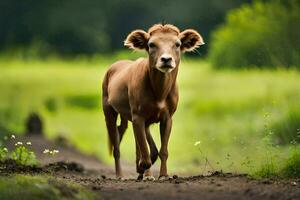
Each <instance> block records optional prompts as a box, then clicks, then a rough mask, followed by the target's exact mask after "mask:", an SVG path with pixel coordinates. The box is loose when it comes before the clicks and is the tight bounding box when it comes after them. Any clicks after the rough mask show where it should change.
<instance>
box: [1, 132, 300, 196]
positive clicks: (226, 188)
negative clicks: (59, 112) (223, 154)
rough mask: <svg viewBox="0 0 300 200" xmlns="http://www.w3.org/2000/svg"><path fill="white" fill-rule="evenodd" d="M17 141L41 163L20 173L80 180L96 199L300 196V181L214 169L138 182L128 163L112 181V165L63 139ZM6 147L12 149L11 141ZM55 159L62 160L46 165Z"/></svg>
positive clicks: (35, 138)
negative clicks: (55, 153)
mask: <svg viewBox="0 0 300 200" xmlns="http://www.w3.org/2000/svg"><path fill="white" fill-rule="evenodd" d="M18 141H24V142H26V141H31V142H32V144H33V145H32V149H33V150H34V151H35V152H37V157H38V159H39V160H40V161H41V163H42V164H43V165H44V167H42V168H39V169H19V172H24V171H27V173H28V172H29V173H33V174H35V173H47V174H50V175H52V176H55V177H58V178H62V179H65V180H68V181H72V182H76V183H79V184H81V185H84V186H86V187H88V188H90V189H92V190H93V191H94V192H95V193H96V196H97V197H99V199H128V200H129V199H130V200H132V199H145V200H147V199H170V198H172V199H222V200H224V199H225V200H226V199H230V200H232V199H237V200H242V199H265V200H268V199H270V200H271V199H286V200H292V199H295V200H299V199H300V180H269V179H266V180H255V179H252V178H250V177H247V176H246V175H235V174H230V173H227V174H224V173H219V172H216V173H214V174H212V175H210V176H188V177H181V176H180V177H178V176H176V175H175V176H173V177H172V178H170V179H169V180H165V181H154V182H144V181H140V182H138V181H136V179H135V178H134V177H135V176H136V174H135V169H134V167H131V166H126V167H125V174H126V175H128V176H127V177H131V178H130V179H127V180H124V181H121V180H115V179H113V177H114V171H113V168H112V167H110V166H106V165H104V164H103V163H101V162H100V161H99V160H97V159H96V158H95V157H93V156H86V155H83V154H81V153H80V152H78V151H77V150H75V149H74V148H73V147H72V146H70V145H67V144H63V145H62V143H64V142H60V143H54V142H50V141H48V140H45V139H43V138H41V137H37V136H34V137H30V138H28V137H26V138H18ZM7 146H8V147H9V148H13V143H11V144H7ZM45 147H46V148H56V149H59V151H60V153H59V154H58V156H56V157H55V158H49V156H47V155H44V154H43V153H42V151H43V150H44V149H45ZM57 161H61V162H59V163H55V164H50V165H49V163H53V162H57ZM11 170H15V168H14V167H11ZM17 171H18V170H17ZM4 172H5V171H4ZM7 172H9V168H7V171H6V173H7ZM156 173H157V172H156Z"/></svg>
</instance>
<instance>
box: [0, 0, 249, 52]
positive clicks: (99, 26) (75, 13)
mask: <svg viewBox="0 0 300 200" xmlns="http://www.w3.org/2000/svg"><path fill="white" fill-rule="evenodd" d="M247 2H251V0H224V1H219V0H210V1H206V0H186V1H181V0H173V1H172V0H166V1H161V0H152V1H138V0H89V1H84V0H73V1H67V0H58V1H53V0H26V1H18V0H2V1H1V2H0V27H1V29H0V44H1V46H0V50H2V51H3V50H6V49H13V48H19V47H25V48H27V47H29V46H31V45H33V44H34V43H38V44H39V46H38V48H39V50H40V51H43V52H45V53H49V52H51V51H52V52H57V53H58V54H62V55H77V54H93V53H97V52H110V51H112V50H116V49H120V48H123V40H124V38H125V37H126V35H127V34H128V33H129V32H130V31H131V30H133V29H136V28H143V29H148V28H149V27H150V26H151V25H152V24H154V23H159V22H162V21H164V22H167V23H173V24H175V25H177V26H178V27H179V28H181V29H184V28H195V29H197V30H198V31H199V32H200V33H201V34H202V35H203V37H204V38H205V40H206V43H208V41H207V40H208V38H209V34H210V32H211V31H212V30H213V29H214V28H215V27H216V26H217V25H219V24H220V23H222V22H223V18H224V16H225V14H226V12H228V10H230V9H232V8H236V7H238V6H239V5H241V4H242V3H247ZM204 48H206V47H204Z"/></svg>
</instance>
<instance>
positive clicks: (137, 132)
mask: <svg viewBox="0 0 300 200" xmlns="http://www.w3.org/2000/svg"><path fill="white" fill-rule="evenodd" d="M132 125H133V132H134V137H135V141H136V148H138V149H136V150H137V151H138V150H139V153H140V161H139V163H138V165H137V172H138V173H139V174H144V172H145V170H147V169H149V168H150V167H151V159H150V155H149V150H148V146H147V141H146V132H145V120H144V119H143V118H142V117H140V116H138V115H134V116H133V117H132Z"/></svg>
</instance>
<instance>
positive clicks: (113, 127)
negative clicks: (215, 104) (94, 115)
mask: <svg viewBox="0 0 300 200" xmlns="http://www.w3.org/2000/svg"><path fill="white" fill-rule="evenodd" d="M201 44H203V40H202V37H201V36H200V35H199V33H197V32H196V31H194V30H191V29H189V30H186V31H183V32H180V31H179V29H178V28H177V27H175V26H173V25H170V24H166V25H162V24H156V25H154V26H152V27H151V28H150V29H149V30H148V32H145V31H143V30H135V31H133V32H131V33H130V34H129V35H128V36H127V38H126V40H125V42H124V45H125V46H127V47H129V48H131V49H138V50H146V51H147V52H148V55H149V56H148V58H139V59H138V60H136V61H130V60H121V61H118V62H116V63H114V64H112V65H111V66H110V68H109V70H108V71H107V73H106V75H105V77H104V81H103V84H102V90H103V111H104V115H105V120H106V126H107V130H108V133H109V134H108V135H109V141H110V145H111V146H110V149H111V150H112V151H113V155H114V158H115V167H116V175H117V177H118V178H120V177H122V176H123V174H122V170H121V165H120V150H119V145H120V142H121V140H122V137H123V134H124V132H125V130H126V128H127V122H128V121H131V122H132V124H133V130H134V136H135V141H136V167H137V172H138V173H139V174H140V175H139V177H140V178H142V177H143V174H144V175H145V176H146V177H150V176H151V172H150V169H149V168H150V167H151V165H152V164H154V162H155V161H156V159H157V157H158V156H159V157H160V159H161V168H160V177H167V176H168V174H167V158H168V140H169V136H170V132H171V127H172V116H173V114H174V112H175V110H176V108H177V103H178V89H177V84H176V78H177V73H178V66H179V63H180V54H181V52H184V51H191V50H193V49H194V48H196V47H198V46H199V45H201ZM118 115H120V116H121V124H120V125H119V126H117V124H116V121H117V116H118ZM158 122H159V123H160V135H161V148H160V151H159V152H158V150H157V147H156V145H155V143H154V140H153V138H152V136H151V133H150V131H149V126H150V125H151V124H153V123H158ZM148 145H149V148H150V152H149V149H148Z"/></svg>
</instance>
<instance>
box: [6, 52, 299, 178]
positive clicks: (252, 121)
mask: <svg viewBox="0 0 300 200" xmlns="http://www.w3.org/2000/svg"><path fill="white" fill-rule="evenodd" d="M119 57H122V55H120V56H119ZM119 57H118V58H119ZM114 60H116V59H114V58H110V59H104V58H102V59H101V58H97V59H92V60H85V59H78V60H71V61H62V60H56V59H53V60H47V62H46V61H38V60H28V61H24V60H5V59H1V60H0V71H1V73H0V91H1V95H0V131H1V129H2V133H3V134H4V133H5V132H6V131H7V130H9V133H22V132H23V131H24V125H23V124H24V120H25V118H26V117H27V115H28V113H30V112H38V113H40V114H41V115H42V117H43V119H44V122H45V128H46V134H47V136H48V137H49V138H55V137H57V136H58V135H62V136H64V137H66V138H67V139H69V140H70V141H71V142H72V143H73V144H74V145H76V146H77V147H78V148H79V149H81V150H82V151H84V152H87V153H90V154H96V155H97V156H98V157H99V158H101V159H102V160H104V161H105V162H107V163H111V164H112V158H110V157H109V156H108V147H107V133H106V129H105V124H104V117H103V113H102V110H101V98H100V97H101V81H102V78H103V75H104V72H105V70H106V69H107V67H108V63H112V62H113V61H114ZM299 80H300V74H299V72H297V71H295V70H283V69H282V70H280V69H279V70H276V71H267V70H258V69H257V70H247V71H230V70H229V71H216V70H213V69H212V68H211V67H210V65H209V64H208V63H207V62H205V61H201V60H189V59H187V58H186V59H183V61H182V64H181V66H180V73H179V78H178V83H179V88H180V102H179V106H178V110H177V112H176V113H175V116H174V126H173V130H172V136H171V140H170V147H169V152H170V153H169V154H170V156H169V166H170V167H169V169H170V171H173V172H175V171H176V172H187V171H188V172H190V171H193V172H198V173H199V172H200V173H201V172H203V171H207V170H220V169H222V170H224V171H233V172H248V173H249V172H250V173H253V172H254V171H256V169H257V168H258V166H261V165H263V166H270V165H269V164H271V166H273V167H274V168H278V167H280V166H281V165H282V164H284V163H285V162H286V160H287V155H288V154H289V153H290V152H291V151H294V150H295V149H297V148H298V146H297V142H299V141H300V137H299V135H300V130H299V128H300V111H299V110H300V104H299V101H300V93H299V91H300V84H299ZM5 130H6V131H5ZM152 134H153V136H154V137H155V139H156V141H157V144H159V133H158V126H153V127H152ZM195 143H196V145H195ZM134 152H135V145H134V140H133V132H132V129H131V127H130V128H129V129H128V131H127V133H126V135H125V138H124V142H123V143H122V144H121V156H122V159H123V160H125V161H126V162H128V163H131V164H134V160H135V159H134V158H135V153H134ZM266 164H267V165H266ZM273 164H274V165H273ZM205 166H206V167H205Z"/></svg>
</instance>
